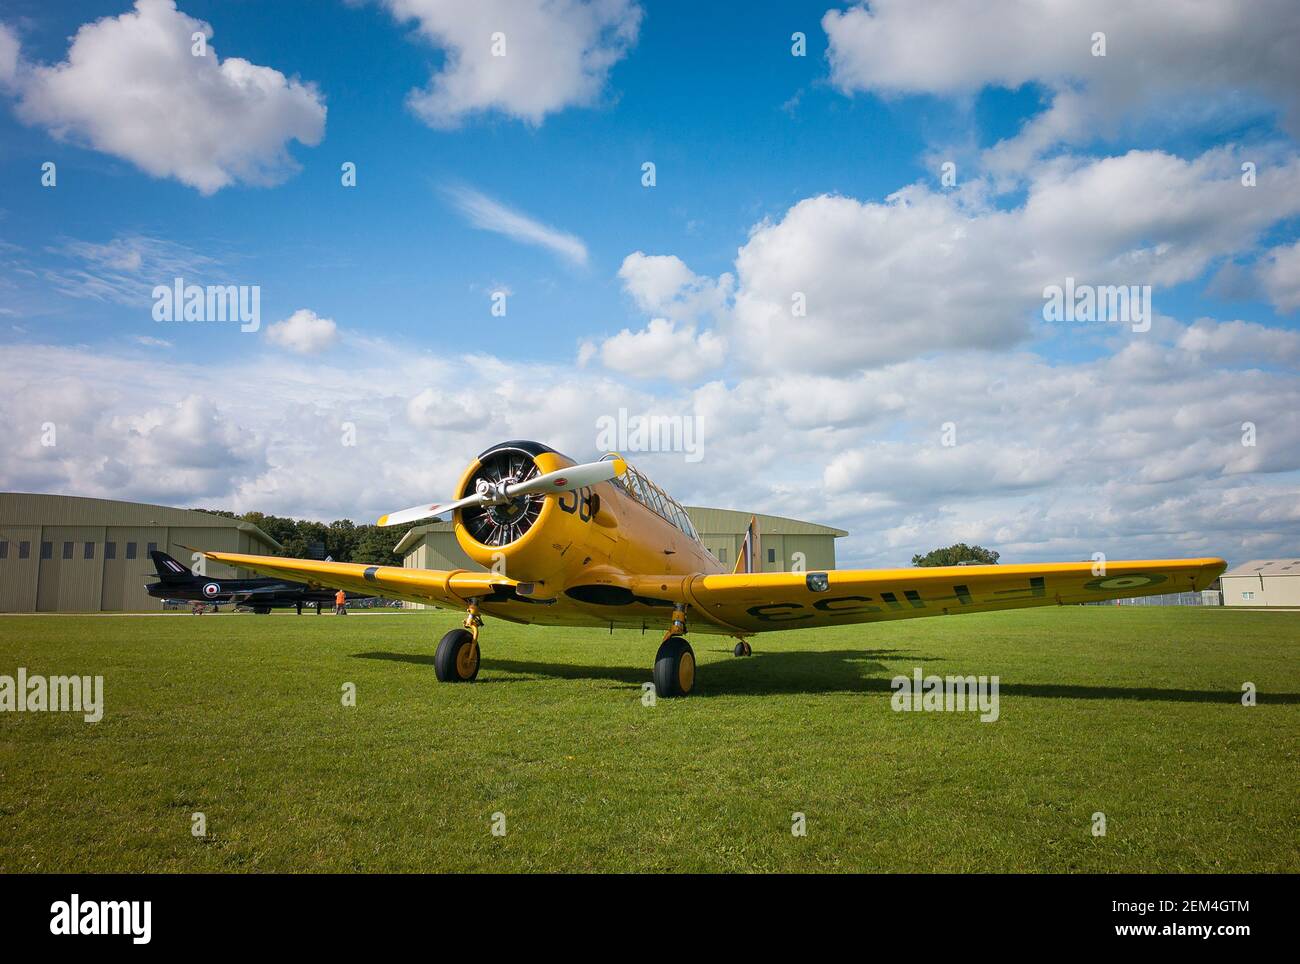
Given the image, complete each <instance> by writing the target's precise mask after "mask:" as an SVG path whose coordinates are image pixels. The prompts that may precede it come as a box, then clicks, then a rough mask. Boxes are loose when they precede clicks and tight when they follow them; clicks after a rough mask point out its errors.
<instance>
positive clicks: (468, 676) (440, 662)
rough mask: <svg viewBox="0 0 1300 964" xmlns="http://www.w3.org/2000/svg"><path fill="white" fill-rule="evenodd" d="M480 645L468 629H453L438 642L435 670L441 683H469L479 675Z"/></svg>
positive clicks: (434, 661) (434, 658) (435, 653)
mask: <svg viewBox="0 0 1300 964" xmlns="http://www.w3.org/2000/svg"><path fill="white" fill-rule="evenodd" d="M478 664H479V653H478V645H477V644H476V643H475V642H474V637H473V636H472V635H471V634H470V631H469V630H468V629H453V630H452V631H451V632H449V633H448V634H447V635H446V636H444V637H442V639H441V640H440V641H439V642H438V649H437V650H436V651H435V652H434V654H433V671H434V672H435V673H436V674H437V675H438V682H439V683H468V682H470V681H472V680H473V679H474V677H476V676H478Z"/></svg>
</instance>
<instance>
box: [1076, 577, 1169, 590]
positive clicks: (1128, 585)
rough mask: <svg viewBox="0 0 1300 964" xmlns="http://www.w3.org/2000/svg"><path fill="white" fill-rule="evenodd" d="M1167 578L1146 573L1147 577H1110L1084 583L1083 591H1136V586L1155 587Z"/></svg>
mask: <svg viewBox="0 0 1300 964" xmlns="http://www.w3.org/2000/svg"><path fill="white" fill-rule="evenodd" d="M1167 578H1168V577H1167V576H1162V575H1160V574H1159V573H1148V574H1147V575H1133V576H1110V577H1109V578H1105V579H1094V580H1093V581H1092V582H1088V583H1084V585H1083V588H1084V589H1092V590H1096V591H1098V592H1104V591H1105V590H1107V589H1136V588H1137V587H1138V586H1155V585H1159V584H1160V583H1162V582H1164V581H1165V580H1166V579H1167Z"/></svg>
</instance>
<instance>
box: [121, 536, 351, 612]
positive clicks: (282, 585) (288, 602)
mask: <svg viewBox="0 0 1300 964" xmlns="http://www.w3.org/2000/svg"><path fill="white" fill-rule="evenodd" d="M149 555H150V557H152V559H153V565H154V569H156V570H157V571H158V581H157V582H151V583H147V584H146V585H145V587H144V588H145V591H147V592H148V593H149V595H151V596H155V597H157V598H158V599H186V600H191V601H197V602H208V603H231V604H233V605H236V606H248V607H251V608H252V610H253V612H255V613H257V614H258V615H265V614H266V613H269V612H270V611H271V610H272V609H273V608H276V607H284V606H293V607H295V608H296V609H297V610H298V615H300V616H301V615H302V607H303V606H304V605H307V606H312V605H314V606H315V607H316V612H317V614H319V613H320V610H321V606H322V605H324V606H333V605H334V593H335V590H333V589H325V588H321V589H313V588H312V587H311V586H309V585H307V584H306V583H304V582H289V581H288V580H285V579H265V578H264V579H209V578H208V577H207V576H196V575H195V574H194V573H193V572H191V571H190V568H189V567H188V566H183V565H181V564H180V563H179V562H177V561H176V560H175V559H173V558H172V557H171V556H169V555H167V553H165V552H159V551H157V550H154V551H153V552H151V553H149ZM347 598H348V599H361V598H363V597H362V596H361V595H360V594H359V593H355V592H351V593H348V594H347Z"/></svg>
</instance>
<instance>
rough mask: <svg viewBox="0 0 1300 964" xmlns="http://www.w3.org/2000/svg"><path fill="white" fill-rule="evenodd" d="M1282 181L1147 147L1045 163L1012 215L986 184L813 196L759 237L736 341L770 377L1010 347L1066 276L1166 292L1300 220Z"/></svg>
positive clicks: (1230, 159)
mask: <svg viewBox="0 0 1300 964" xmlns="http://www.w3.org/2000/svg"><path fill="white" fill-rule="evenodd" d="M1271 169H1272V170H1273V171H1275V172H1276V174H1277V177H1276V178H1275V179H1270V183H1269V184H1262V183H1261V184H1260V185H1259V186H1258V187H1254V188H1245V187H1242V185H1241V182H1240V179H1239V174H1240V168H1239V163H1238V159H1237V158H1236V157H1234V156H1233V154H1232V153H1231V152H1229V151H1220V150H1216V151H1209V152H1207V153H1206V154H1204V155H1202V156H1200V157H1198V158H1195V159H1192V160H1183V159H1181V158H1178V157H1174V156H1172V155H1169V154H1166V153H1163V152H1160V151H1133V152H1130V153H1128V154H1125V155H1123V156H1121V157H1110V158H1102V159H1097V160H1086V161H1085V160H1080V159H1077V158H1058V159H1056V160H1054V161H1052V162H1049V163H1045V164H1043V165H1040V166H1039V167H1038V168H1037V169H1036V170H1035V172H1034V174H1033V176H1032V178H1031V180H1030V181H1029V183H1028V186H1027V193H1026V196H1025V198H1024V200H1023V202H1022V203H1021V204H1020V206H1019V207H1016V208H1011V209H1000V208H997V207H992V206H990V205H988V204H987V203H986V201H985V195H984V194H983V193H982V192H981V190H980V187H981V185H980V184H978V183H972V184H971V185H970V186H969V188H968V189H967V190H965V191H958V192H945V193H939V192H936V191H932V190H930V189H929V188H927V187H925V186H924V185H919V184H918V185H912V186H910V187H907V188H904V189H903V190H901V191H898V192H896V193H895V194H893V195H890V196H889V197H888V198H886V199H885V200H884V201H883V202H870V201H867V202H863V201H857V200H854V199H852V198H846V197H836V196H827V195H824V196H820V197H815V198H808V199H805V200H803V201H800V202H799V203H798V204H796V205H794V206H793V207H792V208H790V209H789V210H788V211H787V212H786V213H785V214H784V215H783V216H782V218H781V219H780V220H779V221H775V222H773V221H763V222H761V223H760V224H758V225H757V226H756V227H755V228H754V229H753V230H752V231H751V233H750V237H749V240H748V241H747V242H746V243H745V245H744V246H743V247H741V249H740V251H739V252H738V254H737V257H736V282H735V297H734V306H733V309H732V310H731V311H728V312H721V313H720V314H719V319H720V323H721V330H722V331H723V333H724V334H726V335H727V338H728V341H729V343H730V344H731V345H732V346H733V347H734V349H735V350H736V351H737V352H738V354H739V356H740V360H741V361H742V362H744V363H747V364H748V365H749V366H751V367H753V368H757V369H761V370H781V371H813V372H845V371H851V370H853V369H857V368H861V367H863V366H876V365H883V364H889V363H891V362H896V361H900V360H904V359H907V358H914V357H918V356H921V355H925V354H928V353H933V352H938V351H945V350H953V349H965V348H985V349H1002V348H1007V347H1010V346H1012V345H1014V344H1016V343H1017V342H1019V341H1021V340H1022V339H1024V338H1026V337H1027V336H1028V335H1029V334H1030V333H1031V331H1033V330H1034V328H1033V326H1034V325H1036V324H1041V321H1040V319H1041V309H1042V305H1043V289H1044V288H1045V287H1046V286H1048V285H1063V284H1064V282H1065V279H1066V278H1067V277H1072V278H1074V279H1076V281H1078V282H1079V283H1085V284H1093V285H1130V284H1142V285H1145V284H1150V285H1152V286H1153V287H1154V289H1155V291H1156V292H1157V293H1158V292H1159V291H1160V290H1161V289H1163V288H1167V287H1169V286H1172V285H1175V284H1179V283H1181V282H1185V281H1189V280H1193V279H1195V278H1197V277H1199V276H1200V275H1201V274H1202V273H1203V272H1204V271H1205V270H1206V269H1207V268H1208V267H1210V266H1211V265H1212V264H1213V263H1214V262H1215V261H1216V259H1220V258H1223V257H1225V256H1230V255H1232V254H1234V253H1237V252H1241V251H1245V250H1249V249H1250V248H1251V247H1252V246H1253V245H1254V244H1255V243H1256V242H1257V240H1258V238H1259V236H1260V235H1261V233H1262V232H1263V231H1264V230H1265V229H1266V228H1268V227H1269V226H1271V225H1273V224H1275V223H1277V222H1278V221H1281V220H1282V219H1285V218H1287V217H1290V216H1293V215H1294V214H1296V213H1298V212H1300V160H1297V159H1296V158H1285V159H1283V158H1279V159H1278V160H1277V161H1276V162H1275V163H1274V164H1272V165H1271ZM1256 192H1259V193H1256ZM664 273H665V274H669V272H667V271H665V272H664ZM677 274H680V270H678V271H677ZM727 287H728V289H729V288H730V282H729V279H728V284H727ZM800 305H802V306H804V307H806V315H804V316H800V315H798V314H796V310H795V309H796V307H798V306H800ZM1067 330H1069V329H1061V332H1062V333H1064V332H1065V331H1067Z"/></svg>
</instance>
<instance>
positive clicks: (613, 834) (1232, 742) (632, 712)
mask: <svg viewBox="0 0 1300 964" xmlns="http://www.w3.org/2000/svg"><path fill="white" fill-rule="evenodd" d="M455 622H456V619H455V617H453V616H452V615H450V614H439V613H406V614H391V615H374V616H369V615H365V616H363V615H358V616H350V617H348V618H346V619H338V618H335V617H332V616H329V615H325V616H321V617H316V616H314V615H304V616H303V617H301V618H298V617H295V616H293V615H292V614H278V613H277V614H276V615H274V616H270V617H257V616H218V617H206V616H205V617H200V618H195V617H192V616H188V615H176V616H154V617H125V616H124V617H111V616H13V617H3V618H0V674H7V675H11V676H12V675H14V674H15V673H16V671H17V668H18V667H19V666H25V667H26V668H27V670H28V672H29V673H42V674H47V675H53V674H60V673H89V674H103V675H104V677H105V704H106V708H105V715H104V719H103V721H102V722H101V723H99V724H97V725H90V724H87V723H84V722H82V720H81V717H80V716H79V715H73V714H50V713H40V714H37V713H24V714H19V713H0V870H4V871H10V872H12V871H38V872H43V871H295V870H307V871H350V870H365V871H383V870H396V871H406V870H460V871H469V870H509V871H562V870H570V871H585V870H609V871H657V870H664V871H667V870H672V871H750V870H752V871H849V870H865V871H873V870H890V871H1138V872H1142V871H1193V872H1197V871H1291V872H1294V871H1297V870H1300V856H1298V855H1300V846H1298V844H1300V829H1298V828H1300V819H1298V816H1297V813H1298V805H1297V800H1298V799H1300V793H1297V790H1298V789H1300V787H1298V786H1297V783H1298V782H1300V781H1298V776H1297V775H1298V774H1300V766H1298V764H1300V760H1298V758H1297V744H1298V742H1300V664H1298V662H1297V659H1296V656H1297V644H1298V639H1300V613H1260V612H1232V611H1226V610H1202V609H1168V608H1110V607H1088V608H1067V609H1051V610H1039V611H1030V612H1017V613H1001V614H988V615H975V616H963V617H961V618H954V619H920V620H912V621H908V622H900V623H895V624H892V625H882V626H864V627H846V628H842V629H836V630H827V631H824V632H816V631H813V632H807V633H774V634H768V635H761V636H757V637H754V639H753V642H754V645H755V649H756V654H755V656H754V657H753V658H751V659H735V658H734V657H733V656H732V655H731V650H730V645H729V641H728V640H725V639H723V638H721V637H709V636H703V635H699V636H695V637H694V638H693V643H694V646H695V650H696V653H697V656H698V658H699V661H700V671H699V683H698V687H697V691H696V693H695V694H694V695H692V696H691V697H690V698H688V699H685V700H660V701H659V702H658V705H657V706H654V707H646V706H643V705H642V702H641V684H642V682H644V681H646V680H648V679H649V675H650V673H649V669H650V664H651V661H652V659H653V656H654V652H655V649H656V645H657V639H656V638H655V637H654V636H652V635H651V634H646V635H645V636H642V635H640V634H639V633H632V632H616V633H615V634H614V635H609V634H608V633H606V632H601V631H590V630H570V629H542V628H534V627H523V626H514V625H511V624H508V623H502V622H498V621H491V620H489V622H488V624H487V626H486V627H485V630H484V661H483V670H482V672H481V674H480V678H479V681H478V682H477V683H475V684H474V685H469V686H456V685H440V684H438V683H437V682H436V681H435V679H434V675H433V666H432V652H433V647H434V644H435V642H436V640H437V638H438V637H439V636H440V635H441V634H442V633H443V632H444V631H445V630H446V629H447V628H449V627H451V626H452V625H454V623H455ZM917 666H920V667H922V668H923V669H924V670H925V672H927V673H937V674H944V675H946V674H958V673H960V674H967V673H974V674H997V675H998V676H1000V677H1001V685H1002V692H1001V719H1000V720H999V721H998V722H996V723H981V722H980V721H979V720H978V718H977V715H976V714H972V713H964V714H963V713H895V712H891V710H890V691H889V686H888V684H889V679H890V678H891V677H892V676H894V675H896V674H910V673H911V671H912V669H913V667H917ZM1246 680H1249V681H1252V682H1254V683H1255V684H1256V685H1257V686H1258V688H1259V705H1258V706H1256V707H1253V708H1247V707H1243V706H1242V705H1241V703H1240V689H1241V684H1242V683H1243V681H1246ZM345 682H352V683H355V684H356V688H357V705H356V706H355V707H354V708H348V707H344V706H343V705H341V700H340V688H341V686H342V685H343V684H344V683H345ZM194 811H202V812H204V813H205V814H206V816H207V825H208V836H207V838H206V839H196V838H195V837H193V836H192V835H191V833H190V820H191V814H192V813H193V812H194ZM496 811H501V812H503V813H504V814H505V816H506V827H507V834H506V836H505V837H494V836H493V835H492V834H491V833H490V825H491V815H492V814H493V813H494V812H496ZM795 811H801V812H803V813H805V814H806V815H807V836H805V837H794V836H792V834H791V832H790V827H791V814H792V813H793V812H795ZM1096 811H1102V812H1104V813H1105V814H1106V818H1107V834H1106V836H1104V837H1094V836H1093V835H1092V833H1091V816H1092V814H1093V813H1094V812H1096Z"/></svg>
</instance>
